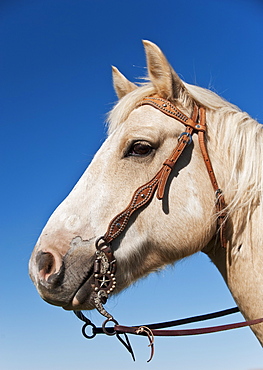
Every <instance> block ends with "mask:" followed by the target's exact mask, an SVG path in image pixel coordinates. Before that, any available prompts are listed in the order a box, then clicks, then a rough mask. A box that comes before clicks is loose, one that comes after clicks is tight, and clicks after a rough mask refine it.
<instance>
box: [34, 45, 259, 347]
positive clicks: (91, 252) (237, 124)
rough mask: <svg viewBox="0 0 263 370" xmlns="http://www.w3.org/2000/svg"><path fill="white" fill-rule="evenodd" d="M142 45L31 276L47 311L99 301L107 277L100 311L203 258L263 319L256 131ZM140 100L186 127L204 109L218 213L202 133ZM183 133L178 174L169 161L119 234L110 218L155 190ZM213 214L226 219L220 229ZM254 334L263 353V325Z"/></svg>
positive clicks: (248, 314) (47, 230)
mask: <svg viewBox="0 0 263 370" xmlns="http://www.w3.org/2000/svg"><path fill="white" fill-rule="evenodd" d="M143 44H144V48H145V53H146V59H147V70H148V76H147V79H145V80H144V81H143V82H142V83H140V84H134V83H132V82H130V81H129V80H128V79H127V78H126V77H125V76H124V75H123V74H122V73H121V72H120V71H119V70H118V69H117V68H115V67H113V68H112V74H113V85H114V88H115V91H116V94H117V97H118V102H117V103H116V105H115V106H114V107H113V109H112V110H111V112H110V113H109V115H108V118H107V122H108V135H107V138H106V140H105V142H104V143H103V144H102V146H101V148H100V149H99V150H98V152H97V153H96V154H95V156H94V158H93V160H92V161H91V163H90V165H89V166H88V168H87V169H86V171H85V172H84V174H83V175H82V177H81V178H80V179H79V181H78V182H77V184H76V185H75V187H74V188H73V190H72V191H71V192H70V193H69V195H68V196H67V197H66V199H65V200H64V201H63V202H62V203H61V204H60V205H59V206H58V207H57V209H56V210H55V211H54V213H53V214H52V215H51V217H50V218H49V220H48V222H47V224H46V225H45V227H44V229H43V231H42V233H41V235H40V236H39V239H38V241H37V243H36V246H35V248H34V250H33V253H32V256H31V258H30V262H29V274H30V277H31V279H32V280H33V282H34V284H35V286H36V288H37V290H38V292H39V294H40V296H41V297H42V298H43V299H44V300H45V301H47V302H49V303H50V304H53V305H56V306H60V307H63V308H64V309H66V310H82V309H85V310H92V309H94V308H97V306H98V304H99V305H100V304H101V302H102V301H103V299H102V300H101V302H99V303H98V302H97V303H96V299H94V294H95V293H94V292H95V291H96V290H97V291H98V290H99V289H100V287H103V286H104V285H105V286H107V289H108V287H109V285H107V283H106V280H107V279H106V277H108V278H109V281H110V289H108V290H107V293H105V291H103V293H104V302H105V300H106V298H107V297H108V296H111V295H113V294H117V293H118V292H120V291H121V290H123V289H124V288H127V287H128V286H129V285H130V284H132V283H133V282H135V281H136V280H138V279H140V278H142V277H144V276H146V275H147V274H149V273H151V272H154V271H157V270H159V269H161V268H163V267H164V266H166V265H168V264H173V263H174V262H175V261H178V260H180V259H183V258H185V257H187V256H190V255H192V254H194V253H196V252H200V251H202V252H203V253H205V254H207V255H208V256H209V258H210V259H211V261H212V262H213V263H214V264H215V265H216V267H217V268H218V270H219V272H220V273H221V274H222V276H223V278H224V280H225V282H226V284H227V286H228V288H229V290H230V292H231V294H232V296H233V298H234V300H235V301H236V303H237V305H238V307H239V309H240V311H241V313H242V314H243V316H244V317H245V319H246V320H255V319H258V318H261V317H263V291H262V287H263V272H262V264H263V248H262V244H263V242H262V238H261V234H262V226H263V217H262V214H263V202H262V184H263V160H262V159H263V153H262V139H263V131H262V126H261V124H259V123H258V122H257V121H255V120H254V119H252V118H251V117H250V116H249V115H248V114H247V113H245V112H243V111H241V110H240V109H239V108H238V107H236V106H235V105H233V104H231V103H229V102H228V101H226V100H224V99H223V98H221V97H220V96H218V95H217V94H216V93H214V92H212V91H210V90H207V89H204V88H201V87H199V86H194V85H190V84H188V83H186V82H184V81H183V80H182V79H181V78H180V77H179V76H178V74H177V73H176V72H175V71H174V69H173V68H172V67H171V65H170V64H169V62H168V61H167V59H166V57H165V55H164V54H163V52H162V51H161V50H160V48H159V47H158V46H157V45H155V44H154V43H152V42H150V41H143ZM145 99H150V100H151V101H152V99H157V100H158V101H160V102H163V101H164V102H165V103H164V104H162V105H163V106H166V107H167V104H168V106H169V107H176V108H174V109H176V110H177V111H179V112H180V114H181V116H180V117H186V120H188V121H189V122H192V123H193V122H194V123H195V121H196V119H197V115H198V114H199V115H200V109H201V108H202V109H203V112H204V111H205V118H204V117H203V120H205V124H206V138H205V142H206V147H207V152H208V153H209V158H210V161H211V164H212V166H213V171H214V177H215V178H216V180H217V182H218V184H219V189H220V197H221V195H222V197H224V205H223V209H221V210H218V207H216V203H217V202H216V201H215V199H216V198H217V199H218V197H217V196H216V195H215V189H214V188H213V186H212V185H211V178H210V175H209V171H207V168H206V163H205V161H204V158H203V153H202V150H201V148H200V146H199V144H198V135H197V134H196V131H195V127H197V125H196V126H195V127H193V128H192V129H193V133H192V134H190V133H188V132H186V130H185V125H184V122H183V121H182V119H180V118H178V117H179V115H178V117H172V116H171V115H169V114H164V113H163V111H161V110H160V109H156V107H155V106H154V105H153V104H152V105H151V104H142V102H143V101H144V102H145ZM155 101H156V100H155ZM196 107H197V108H196ZM171 109H172V108H171ZM196 109H197V110H198V112H199V113H194V111H195V110H196ZM165 113H167V110H166V112H165ZM194 115H195V116H196V117H194ZM189 117H192V118H190V119H189ZM199 126H200V125H199ZM182 135H183V138H184V139H185V140H183V141H184V143H185V142H187V145H185V148H184V151H183V153H182V155H181V156H180V158H179V159H178V160H177V161H176V162H175V163H173V167H171V166H170V167H169V163H168V162H169V161H166V162H165V164H166V168H168V167H169V168H170V169H169V176H168V178H167V179H166V183H165V187H164V188H163V190H162V194H161V196H159V197H158V196H157V197H156V196H155V195H154V194H153V193H154V192H155V191H156V189H153V190H152V194H151V197H150V199H148V200H147V204H142V206H141V207H140V209H138V210H136V211H135V212H131V213H130V214H129V217H128V218H125V220H124V221H123V220H121V221H123V222H124V225H123V224H119V223H118V222H116V215H118V217H117V219H118V220H120V219H121V217H122V216H119V215H122V213H121V212H122V210H123V209H127V204H131V203H132V202H131V197H132V195H133V194H135V193H134V191H135V189H137V188H139V189H141V187H142V186H143V185H144V184H149V183H151V179H154V178H155V177H154V176H155V174H156V173H158V170H159V169H160V167H161V166H163V163H164V160H165V159H166V158H167V157H169V156H170V154H171V151H172V149H173V148H174V146H175V144H176V143H177V138H178V136H179V137H180V138H181V137H182ZM188 139H189V140H188ZM190 139H191V140H190ZM170 163H171V160H170ZM149 188H151V186H150V185H149V186H148V188H147V189H149ZM143 189H145V188H143ZM221 189H222V190H221ZM140 191H141V190H140ZM147 191H148V190H147ZM140 195H141V197H144V196H145V194H144V193H140ZM138 196H139V193H137V195H134V196H133V198H132V199H135V198H136V197H137V198H138ZM137 198H136V199H137ZM125 207H126V208H125ZM220 213H224V219H223V222H222V223H221V226H220V227H218V223H217V220H218V217H219V216H220ZM125 217H126V216H125ZM111 220H114V222H111ZM109 225H110V226H109ZM113 226H114V227H115V228H118V227H119V228H121V230H120V231H121V232H118V231H117V232H116V235H115V236H114V237H112V238H111V239H110V240H109V241H110V242H109V243H108V242H105V239H107V238H105V237H104V238H103V237H102V238H101V237H100V236H101V235H105V231H106V230H109V229H111V228H112V227H113ZM223 228H224V234H225V236H224V239H225V242H224V243H223V244H224V245H223V246H222V238H220V237H219V233H220V231H222V229H223ZM106 235H107V237H108V236H109V232H107V233H106ZM98 238H99V239H98ZM103 248H106V249H107V250H106V251H105V253H106V254H105V253H104V252H103ZM98 255H99V258H98ZM105 256H106V257H105ZM109 256H110V257H109ZM103 258H104V260H103ZM105 259H106V262H105ZM99 261H104V262H103V263H106V270H107V269H111V271H109V272H110V275H109V276H114V277H113V278H111V277H109V276H106V275H105V274H106V273H104V275H103V276H102V278H103V281H102V282H101V280H100V281H99V284H100V285H99V287H98V286H96V281H97V280H98V279H97V280H96V274H95V275H94V271H95V270H96V268H95V265H96V264H98V263H99ZM115 265H117V269H116V266H115ZM96 266H97V265H96ZM112 266H113V267H112ZM112 269H113V270H114V271H113V270H112ZM115 270H116V271H115ZM98 271H99V272H100V270H98ZM98 271H97V272H98ZM95 272H96V271H95ZM97 275H98V274H97ZM94 276H95V277H94ZM105 276H106V277H105ZM97 282H98V281H97ZM94 286H95V288H94ZM102 290H103V289H102ZM102 290H101V291H102ZM105 295H106V297H105ZM102 298H103V297H102ZM251 329H252V330H253V332H254V334H255V335H256V337H257V338H258V340H259V342H260V343H261V345H263V324H257V325H253V326H252V327H251Z"/></svg>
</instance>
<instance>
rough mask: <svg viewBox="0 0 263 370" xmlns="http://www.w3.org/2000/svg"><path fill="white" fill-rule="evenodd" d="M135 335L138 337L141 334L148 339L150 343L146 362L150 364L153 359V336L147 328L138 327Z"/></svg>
mask: <svg viewBox="0 0 263 370" xmlns="http://www.w3.org/2000/svg"><path fill="white" fill-rule="evenodd" d="M135 333H136V334H138V335H142V334H146V335H147V337H148V339H149V342H150V344H149V345H148V347H151V354H150V358H149V360H147V362H150V361H151V360H152V358H153V355H154V335H153V332H152V331H151V329H149V328H148V327H147V326H140V327H139V328H138V329H136V331H135Z"/></svg>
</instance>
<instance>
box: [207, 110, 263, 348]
mask: <svg viewBox="0 0 263 370" xmlns="http://www.w3.org/2000/svg"><path fill="white" fill-rule="evenodd" d="M237 115H239V116H240V118H241V122H238V120H237V119H236V118H237V117H232V122H231V116H229V119H228V120H225V121H223V120H222V117H221V122H220V124H221V125H222V127H221V128H220V130H219V131H220V132H218V133H217V138H214V140H213V139H211V141H210V152H211V153H219V155H212V157H213V158H212V162H214V163H215V172H216V174H217V176H218V181H219V183H222V187H223V186H224V190H225V197H226V200H227V203H228V204H229V219H228V221H227V234H228V246H227V250H226V251H225V250H223V248H222V247H221V246H219V245H217V244H216V243H215V240H212V241H211V242H210V244H209V245H208V246H207V247H206V248H205V249H204V252H205V253H207V254H208V256H209V257H210V258H211V259H212V261H213V262H214V263H215V265H216V266H217V268H218V269H219V271H220V272H221V274H222V275H223V277H224V279H225V281H226V283H227V285H228V287H229V289H230V291H231V293H232V295H233V298H234V299H235V301H236V303H237V305H238V306H239V308H240V311H241V312H242V314H243V315H244V317H245V318H246V319H247V320H249V319H256V318H261V317H263V270H262V261H263V241H262V238H261V234H262V229H263V217H262V216H263V209H262V208H263V202H262V200H261V196H262V195H261V187H262V174H263V170H262V167H263V166H262V162H263V161H262V159H263V158H262V144H261V143H262V139H263V138H262V128H261V127H262V126H261V125H259V124H258V123H257V122H255V121H253V120H252V119H251V118H249V117H248V116H247V115H245V114H244V113H241V112H239V113H237ZM233 118H234V120H233ZM231 125H234V126H235V127H231ZM223 126H225V127H223ZM228 128H230V129H229V130H228ZM223 131H224V132H225V137H223V135H222V133H223ZM231 135H232V136H231ZM238 146H239V152H238ZM220 186H221V185H220ZM252 330H253V331H254V332H255V334H256V336H257V337H258V339H259V341H260V342H261V344H262V345H263V325H256V326H253V327H252Z"/></svg>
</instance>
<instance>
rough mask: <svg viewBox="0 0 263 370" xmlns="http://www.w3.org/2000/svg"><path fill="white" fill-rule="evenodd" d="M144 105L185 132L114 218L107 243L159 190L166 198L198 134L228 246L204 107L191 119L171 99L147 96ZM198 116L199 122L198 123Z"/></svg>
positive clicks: (222, 205)
mask: <svg viewBox="0 0 263 370" xmlns="http://www.w3.org/2000/svg"><path fill="white" fill-rule="evenodd" d="M141 105H151V106H152V107H154V108H156V109H158V110H160V111H161V112H163V113H164V114H166V115H168V116H170V117H172V118H174V119H176V120H178V121H180V122H181V123H183V124H184V125H185V126H186V129H185V131H184V132H183V133H182V134H181V135H180V136H179V139H178V143H177V145H176V147H175V148H174V150H173V152H172V153H171V155H170V157H169V158H167V159H166V160H165V161H164V162H163V166H162V167H161V169H160V170H159V171H158V172H157V174H156V175H155V176H154V177H153V179H152V180H150V181H149V182H147V183H146V184H144V185H142V186H140V187H139V188H138V189H137V190H136V191H135V192H134V194H133V196H132V199H131V201H130V203H129V205H128V206H127V207H126V208H125V209H124V210H123V211H122V212H121V213H119V214H118V215H117V216H115V217H114V218H113V220H112V221H111V222H110V224H109V226H108V230H107V232H106V234H105V235H104V236H103V240H104V241H105V243H107V244H109V243H110V242H111V241H112V240H114V239H115V238H117V237H118V236H119V235H120V234H121V233H122V231H123V230H124V229H125V228H126V226H127V224H128V222H129V219H130V217H131V215H132V214H133V213H134V212H135V211H136V210H138V209H139V208H141V207H143V206H145V205H146V204H148V203H149V202H150V200H151V199H152V197H153V195H154V193H155V191H156V190H157V194H156V196H157V198H158V199H163V197H164V192H165V188H166V184H167V181H168V178H169V176H170V173H171V172H172V169H173V168H174V166H175V164H176V163H177V161H178V159H179V157H180V156H181V154H182V153H183V151H184V149H185V148H186V147H187V145H188V144H190V143H191V141H192V135H193V133H194V132H197V133H198V138H199V145H200V149H201V152H202V155H203V158H204V162H205V165H206V168H207V171H208V174H209V177H210V180H211V183H212V186H213V189H214V191H215V194H216V210H217V214H218V229H219V230H220V240H221V245H222V246H223V247H226V237H225V220H226V216H227V215H226V213H225V212H224V209H225V201H224V197H223V195H222V191H221V190H220V189H219V187H218V184H217V181H216V177H215V173H214V171H213V167H212V164H211V161H210V158H209V155H208V152H207V148H206V143H205V132H206V122H205V108H203V107H200V108H198V106H197V105H196V104H195V105H194V110H193V114H192V117H191V118H188V117H187V116H186V115H185V114H184V113H183V112H181V111H180V110H179V109H178V108H176V107H175V106H174V105H173V104H172V103H171V102H169V101H168V100H165V99H162V98H160V97H158V96H157V97H156V96H153V97H146V98H144V99H143V100H142V102H141ZM198 114H199V122H198Z"/></svg>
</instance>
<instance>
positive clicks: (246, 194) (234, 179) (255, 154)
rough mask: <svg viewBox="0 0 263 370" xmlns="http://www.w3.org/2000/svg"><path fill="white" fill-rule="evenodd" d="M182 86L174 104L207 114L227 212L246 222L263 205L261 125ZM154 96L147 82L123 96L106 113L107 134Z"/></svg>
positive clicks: (216, 98) (220, 101)
mask: <svg viewBox="0 0 263 370" xmlns="http://www.w3.org/2000/svg"><path fill="white" fill-rule="evenodd" d="M183 84H184V86H185V88H186V90H187V94H184V95H183V96H181V98H180V99H179V102H178V101H177V102H176V105H177V106H178V108H179V109H183V110H184V111H186V113H188V114H191V113H190V112H191V111H192V107H193V102H196V103H197V104H199V105H202V106H204V107H205V108H206V110H207V127H208V149H209V146H212V143H213V148H216V150H215V149H214V153H213V157H215V158H216V161H217V162H220V163H221V165H223V167H221V168H226V171H225V179H224V184H222V185H220V186H221V187H222V188H223V190H224V193H225V195H226V198H227V199H231V201H230V202H229V203H228V206H227V211H228V213H229V215H234V214H236V215H237V214H238V215H239V216H240V212H242V213H243V214H244V215H245V214H246V216H247V217H248V218H249V217H250V215H251V213H252V212H253V210H254V209H255V207H257V206H258V205H261V207H262V205H263V202H262V199H261V198H262V181H263V153H262V151H263V146H262V142H263V138H262V135H263V131H262V125H261V124H259V123H258V122H257V121H256V120H254V119H252V118H251V117H250V116H249V115H248V114H247V113H245V112H243V111H241V110H240V109H239V108H238V107H236V106H235V105H233V104H231V103H230V102H228V101H226V100H225V99H223V98H222V97H220V96H219V95H217V94H216V93H214V92H212V91H211V90H208V89H204V88H201V87H199V86H195V85H190V84H187V83H185V82H183ZM153 94H156V91H155V88H154V86H153V85H152V84H151V82H149V83H145V84H142V85H141V86H140V87H138V88H137V89H135V90H134V91H132V92H130V93H129V94H128V95H126V96H124V97H123V98H122V99H121V100H120V101H119V102H118V103H117V104H116V105H115V107H114V108H113V110H112V111H111V112H110V113H109V116H108V120H107V121H108V133H109V134H110V133H112V132H113V131H114V130H115V129H116V128H117V127H118V126H119V125H120V124H122V123H123V122H124V121H125V120H126V119H127V118H128V116H129V114H130V113H131V112H132V110H133V109H135V108H136V107H138V105H139V103H140V101H141V100H142V99H143V98H144V97H146V96H150V95H153ZM209 142H211V145H209ZM223 186H224V187H223ZM262 211H263V208H262ZM244 215H243V216H244ZM239 216H238V217H239ZM241 217H242V215H241ZM243 218H244V217H243Z"/></svg>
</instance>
